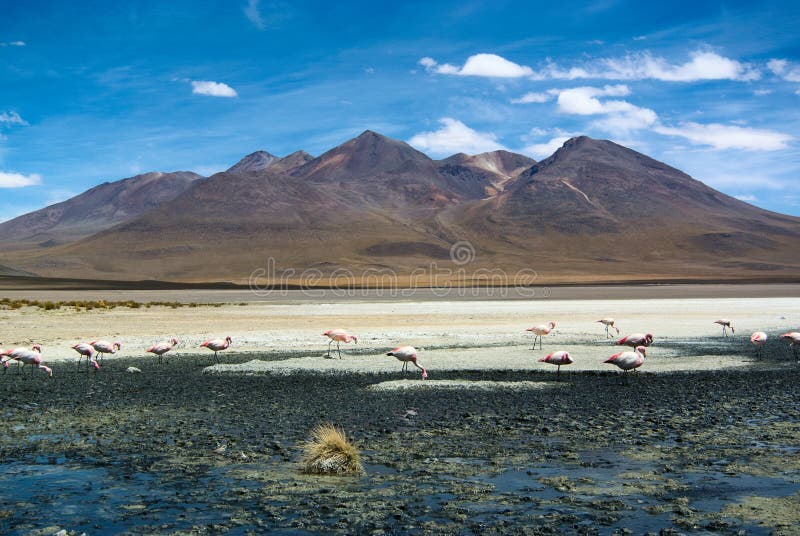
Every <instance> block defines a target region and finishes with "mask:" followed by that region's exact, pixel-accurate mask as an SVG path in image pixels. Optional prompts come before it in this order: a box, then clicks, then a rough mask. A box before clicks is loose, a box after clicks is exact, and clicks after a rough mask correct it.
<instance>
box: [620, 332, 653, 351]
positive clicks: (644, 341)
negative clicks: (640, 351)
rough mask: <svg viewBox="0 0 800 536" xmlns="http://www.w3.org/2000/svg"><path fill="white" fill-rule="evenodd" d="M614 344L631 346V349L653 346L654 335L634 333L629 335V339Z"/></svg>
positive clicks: (623, 338)
mask: <svg viewBox="0 0 800 536" xmlns="http://www.w3.org/2000/svg"><path fill="white" fill-rule="evenodd" d="M614 344H616V345H617V346H630V347H631V348H636V347H637V346H650V345H651V344H653V335H652V333H634V334H632V335H628V336H627V337H622V338H621V339H620V340H618V341H617V342H615V343H614Z"/></svg>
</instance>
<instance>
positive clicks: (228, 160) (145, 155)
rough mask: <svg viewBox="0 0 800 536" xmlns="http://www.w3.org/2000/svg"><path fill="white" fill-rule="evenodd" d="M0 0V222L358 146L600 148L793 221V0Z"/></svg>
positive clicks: (798, 99) (444, 151)
mask: <svg viewBox="0 0 800 536" xmlns="http://www.w3.org/2000/svg"><path fill="white" fill-rule="evenodd" d="M380 4H381V3H378V2H372V1H370V2H337V3H332V2H285V3H282V2H270V1H267V0H261V1H256V0H241V1H238V2H237V1H233V0H231V1H225V2H222V1H220V2H202V1H197V0H192V1H179V0H176V1H170V2H163V1H141V2H102V1H96V2H93V1H84V2H67V1H52V2H47V1H44V0H43V1H38V2H18V1H16V0H13V1H11V0H0V219H8V218H11V217H13V216H16V215H18V214H21V213H24V212H27V211H30V210H33V209H36V208H40V207H42V206H44V205H46V204H50V203H53V202H56V201H59V200H62V199H64V198H66V197H68V196H71V195H74V194H77V193H80V192H82V191H84V190H86V189H87V188H90V187H92V186H94V185H96V184H99V183H101V182H104V181H110V180H116V179H120V178H124V177H129V176H131V175H135V174H137V173H142V172H146V171H153V170H158V171H175V170H194V171H197V172H198V173H201V174H204V175H207V174H211V173H213V172H215V171H220V170H223V169H225V168H227V167H229V166H231V165H232V164H234V163H235V162H236V161H237V160H238V159H239V158H241V157H242V156H244V155H245V154H247V153H250V152H253V151H255V150H258V149H264V150H267V151H269V152H271V153H273V154H277V155H279V156H282V155H285V154H288V153H290V152H292V151H295V150H298V149H305V150H307V151H309V152H311V153H312V154H315V155H316V154H320V153H321V152H323V151H324V150H327V149H329V148H331V147H333V146H334V145H337V144H339V143H341V142H344V141H346V140H347V139H350V138H352V137H353V136H356V135H358V134H359V133H360V132H361V131H363V130H365V129H372V130H376V131H378V132H381V133H383V134H385V135H388V136H391V137H394V138H398V139H402V140H406V141H409V142H410V143H412V145H414V146H416V147H417V148H419V149H421V150H423V151H424V152H426V153H427V154H429V155H430V156H432V157H443V156H447V155H449V154H452V153H454V152H458V151H464V152H470V153H474V152H481V151H484V150H492V149H495V148H501V147H503V148H507V149H510V150H513V151H518V152H524V153H527V154H529V155H531V156H534V157H535V158H537V159H541V158H544V157H546V156H548V155H549V154H550V153H552V152H553V151H554V150H555V149H556V148H557V147H558V146H559V145H560V144H561V143H562V142H563V140H564V139H566V138H568V137H570V136H573V135H578V134H586V135H589V136H592V137H595V138H605V139H611V140H614V141H618V142H620V143H622V144H625V145H627V146H630V147H632V148H634V149H637V150H639V151H642V152H644V153H646V154H648V155H650V156H653V157H655V158H657V159H659V160H662V161H664V162H666V163H668V164H670V165H672V166H675V167H677V168H679V169H682V170H684V171H686V172H688V173H690V174H691V175H692V176H694V177H695V178H697V179H700V180H702V181H704V182H706V183H708V184H710V185H712V186H714V187H715V188H718V189H720V190H722V191H724V192H726V193H728V194H730V195H735V196H737V197H739V198H741V199H744V200H748V201H750V202H752V203H754V204H756V205H758V206H761V207H764V208H767V209H770V210H775V211H778V212H785V213H789V214H795V215H800V192H798V189H797V185H798V178H800V38H798V33H797V28H800V5H798V4H797V3H796V2H791V1H786V2H704V1H702V0H696V1H692V2H666V3H664V5H662V6H657V5H647V6H646V7H643V6H645V5H646V4H645V3H643V2H626V1H617V0H600V1H595V2H572V1H569V0H563V1H560V2H507V1H503V0H492V1H487V2H480V1H469V0H460V1H457V2H435V3H433V2H402V3H401V2H398V3H396V4H398V5H380Z"/></svg>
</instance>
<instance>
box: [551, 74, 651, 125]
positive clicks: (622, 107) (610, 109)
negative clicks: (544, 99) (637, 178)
mask: <svg viewBox="0 0 800 536" xmlns="http://www.w3.org/2000/svg"><path fill="white" fill-rule="evenodd" d="M551 92H553V93H557V94H558V109H559V111H560V112H562V113H566V114H571V115H599V116H605V117H603V118H602V119H599V120H597V121H595V122H594V123H592V125H593V126H594V127H596V128H600V129H603V130H605V131H607V132H612V133H616V134H623V133H627V132H629V131H631V130H639V129H643V128H648V127H651V126H653V125H655V124H656V123H657V122H658V115H657V114H656V113H655V112H654V111H653V110H651V109H649V108H641V107H639V106H636V105H634V104H631V103H630V102H628V101H624V100H600V97H623V96H626V95H629V94H630V89H629V88H628V86H626V85H624V84H621V85H616V86H604V87H602V88H596V87H588V86H585V87H576V88H571V89H564V90H551Z"/></svg>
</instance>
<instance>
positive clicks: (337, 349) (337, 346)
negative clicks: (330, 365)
mask: <svg viewBox="0 0 800 536" xmlns="http://www.w3.org/2000/svg"><path fill="white" fill-rule="evenodd" d="M336 351H337V352H339V359H341V358H342V351H341V350H340V349H339V341H336Z"/></svg>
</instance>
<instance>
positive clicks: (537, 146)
mask: <svg viewBox="0 0 800 536" xmlns="http://www.w3.org/2000/svg"><path fill="white" fill-rule="evenodd" d="M568 139H570V137H569V136H557V137H555V138H552V139H551V140H550V141H546V142H544V143H534V144H531V145H528V146H527V147H524V148H523V149H522V152H523V153H524V154H527V155H530V156H532V157H534V158H535V159H537V160H542V159H544V158H547V157H548V156H550V155H551V154H553V153H554V152H556V151H557V150H558V149H559V148H561V146H562V145H564V142H565V141H567V140H568Z"/></svg>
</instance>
